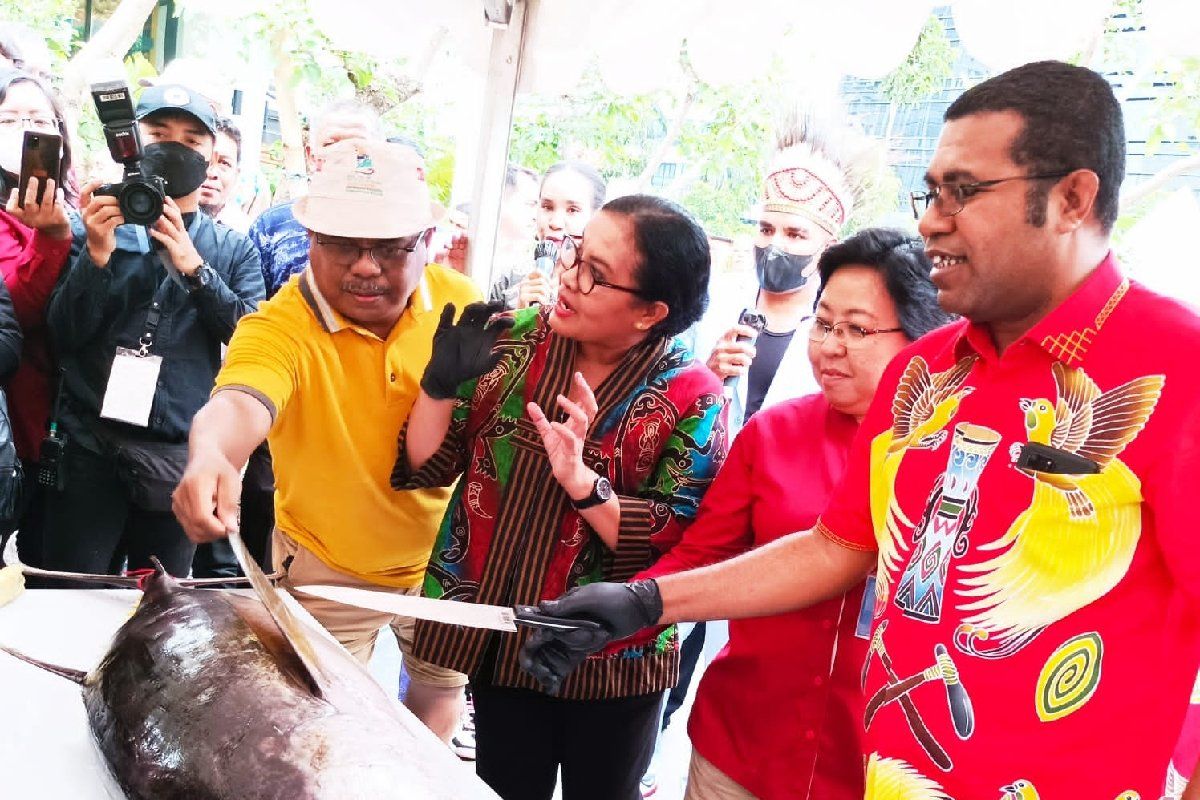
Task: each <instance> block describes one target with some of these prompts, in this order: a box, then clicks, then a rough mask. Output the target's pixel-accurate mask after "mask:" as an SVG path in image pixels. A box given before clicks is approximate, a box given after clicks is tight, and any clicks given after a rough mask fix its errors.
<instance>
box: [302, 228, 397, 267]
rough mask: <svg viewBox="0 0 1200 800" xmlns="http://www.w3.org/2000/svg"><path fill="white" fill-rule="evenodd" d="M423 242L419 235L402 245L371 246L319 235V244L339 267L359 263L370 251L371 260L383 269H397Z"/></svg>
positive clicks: (393, 243) (388, 243) (386, 243)
mask: <svg viewBox="0 0 1200 800" xmlns="http://www.w3.org/2000/svg"><path fill="white" fill-rule="evenodd" d="M420 243H421V238H420V236H418V237H417V238H416V239H414V240H413V242H412V244H409V245H401V244H396V243H395V242H384V243H382V244H376V245H372V246H370V247H359V246H358V245H357V244H355V243H354V242H347V241H345V240H342V239H322V238H321V237H320V236H318V237H317V244H319V245H320V246H321V248H322V249H324V250H325V252H326V253H328V254H329V260H330V261H332V262H333V263H334V264H336V265H338V266H339V267H349V266H353V265H354V264H356V263H358V260H359V259H360V258H362V254H363V253H370V254H371V260H372V261H374V262H375V264H376V266H378V267H380V268H381V269H395V268H398V267H402V266H404V262H406V261H407V260H408V254H409V253H411V252H412V251H414V250H416V249H417V245H418V244H420Z"/></svg>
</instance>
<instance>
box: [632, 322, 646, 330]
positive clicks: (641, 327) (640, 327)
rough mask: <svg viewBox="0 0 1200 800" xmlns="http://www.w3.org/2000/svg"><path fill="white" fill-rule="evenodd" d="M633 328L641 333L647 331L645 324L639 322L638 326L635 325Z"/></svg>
mask: <svg viewBox="0 0 1200 800" xmlns="http://www.w3.org/2000/svg"><path fill="white" fill-rule="evenodd" d="M633 327H635V328H637V329H638V330H639V331H644V330H646V326H645V324H644V323H641V322H639V323H638V324H636V325H634V326H633Z"/></svg>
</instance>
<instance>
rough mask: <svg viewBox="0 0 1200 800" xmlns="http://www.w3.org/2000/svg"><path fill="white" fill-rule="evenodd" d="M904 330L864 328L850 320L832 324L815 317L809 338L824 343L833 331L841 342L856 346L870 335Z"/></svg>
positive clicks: (845, 344)
mask: <svg viewBox="0 0 1200 800" xmlns="http://www.w3.org/2000/svg"><path fill="white" fill-rule="evenodd" d="M903 330H904V329H903V328H864V327H862V326H861V325H853V324H851V323H849V322H837V323H834V324H833V325H830V324H829V323H828V322H825V321H824V320H821V319H814V320H813V324H812V327H811V328H809V329H808V340H809V341H810V342H812V343H813V344H822V343H824V341H825V340H826V339H827V338H829V334H831V333H832V334H833V336H834V338H835V339H837V341H838V343H839V344H841V345H844V346H846V347H856V346H858V345H861V344H862V343H863V342H865V341H866V340H867V337H868V336H875V335H876V334H880V333H899V332H901V331H903Z"/></svg>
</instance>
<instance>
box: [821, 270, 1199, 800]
mask: <svg viewBox="0 0 1200 800" xmlns="http://www.w3.org/2000/svg"><path fill="white" fill-rule="evenodd" d="M1197 353H1200V318H1197V316H1196V315H1195V314H1194V313H1193V312H1191V311H1190V310H1188V309H1187V308H1185V307H1184V306H1183V305H1181V304H1178V303H1175V302H1173V301H1171V300H1168V299H1166V298H1163V297H1160V296H1158V295H1155V294H1153V293H1152V292H1150V291H1148V290H1147V289H1145V288H1144V287H1141V286H1139V285H1137V284H1135V283H1131V282H1130V281H1129V280H1127V279H1125V278H1124V277H1123V276H1122V275H1121V272H1120V271H1119V269H1118V267H1117V265H1116V263H1115V261H1114V259H1113V257H1112V256H1111V255H1109V256H1108V257H1107V258H1106V259H1105V260H1104V261H1103V262H1102V263H1101V264H1100V265H1099V266H1098V267H1097V268H1096V269H1095V270H1094V271H1093V272H1092V273H1091V274H1090V275H1089V276H1088V277H1087V278H1086V279H1085V281H1084V282H1083V283H1082V284H1081V285H1080V286H1079V287H1078V288H1077V290H1076V291H1075V292H1074V293H1073V294H1072V295H1071V296H1070V297H1069V298H1068V299H1067V300H1066V301H1065V302H1063V303H1062V304H1061V305H1060V306H1059V307H1058V308H1056V309H1054V310H1053V311H1052V312H1050V313H1049V314H1048V315H1047V316H1046V317H1044V318H1043V319H1042V320H1041V321H1040V322H1039V323H1037V324H1036V325H1035V326H1034V327H1033V328H1032V329H1030V330H1029V331H1028V332H1027V333H1026V334H1025V335H1024V336H1023V337H1021V338H1020V339H1018V340H1017V341H1016V342H1014V343H1013V344H1012V345H1010V346H1009V347H1008V348H1007V349H1006V350H1005V351H1004V352H1003V353H1002V354H1001V353H997V352H996V349H995V346H994V344H993V342H992V340H991V338H990V337H989V336H988V334H987V333H986V331H985V330H984V329H983V328H981V327H979V326H976V325H973V324H971V323H970V322H968V321H966V320H962V321H959V322H958V323H955V324H952V325H950V326H947V327H945V328H942V329H940V330H938V331H935V332H933V333H931V334H929V335H928V336H926V337H924V338H922V339H921V340H919V341H917V342H916V343H914V344H913V345H912V346H911V347H909V348H908V349H907V350H905V351H904V352H902V353H901V354H900V355H899V356H898V357H897V358H896V360H895V361H893V362H892V364H891V365H890V366H889V368H888V371H887V373H886V374H885V376H884V378H883V381H882V382H881V384H880V388H879V391H878V392H877V394H876V396H875V397H876V402H875V403H874V405H873V406H872V408H871V410H870V412H869V413H868V415H867V417H866V419H865V420H864V422H863V425H862V428H861V430H860V436H859V438H858V439H857V440H856V442H855V445H854V448H853V450H852V453H851V458H850V466H849V468H848V472H847V478H846V480H845V481H844V482H843V484H842V485H841V486H840V487H839V489H838V491H837V493H836V494H835V496H834V499H833V501H832V503H831V505H830V507H829V508H828V509H826V511H825V512H824V513H823V514H822V516H821V519H820V521H819V522H818V525H817V530H818V531H820V532H821V533H823V534H824V535H826V536H828V537H830V538H831V539H833V540H834V541H836V542H839V543H841V544H842V545H844V546H846V547H851V548H857V549H863V550H877V551H878V568H877V573H876V582H875V585H876V597H875V608H874V612H873V614H874V617H875V622H874V628H873V632H872V638H871V644H870V649H869V650H868V656H867V661H866V663H865V664H864V666H863V682H864V688H865V710H864V714H863V726H864V728H865V736H866V750H867V754H868V756H869V760H868V767H867V797H868V798H871V797H877V798H883V797H888V798H913V799H917V798H939V799H940V798H947V797H951V798H957V799H958V800H976V798H1026V799H1029V798H1041V800H1068V799H1070V800H1074V799H1075V798H1080V799H1082V798H1087V800H1112V799H1113V798H1120V800H1136V799H1137V798H1141V800H1153V799H1155V798H1158V797H1159V796H1160V794H1161V793H1162V789H1163V776H1164V774H1165V772H1166V765H1167V762H1168V760H1169V759H1170V756H1171V750H1172V746H1173V744H1174V742H1175V739H1176V737H1177V736H1178V734H1179V729H1180V724H1181V721H1182V719H1183V715H1184V711H1185V709H1186V707H1187V703H1188V698H1189V696H1190V694H1191V689H1192V683H1193V680H1194V678H1195V676H1196V669H1197V664H1198V662H1200V607H1198V605H1197V600H1198V599H1200V558H1197V547H1196V543H1197V541H1198V537H1200V510H1198V509H1200V504H1198V502H1197V501H1198V500H1200V497H1198V493H1197V486H1198V483H1197V480H1196V475H1197V469H1198V468H1200V402H1197V400H1198V399H1200V393H1198V391H1197V390H1198V383H1200V370H1198V369H1197V367H1196V356H1197ZM1022 454H1024V455H1022Z"/></svg>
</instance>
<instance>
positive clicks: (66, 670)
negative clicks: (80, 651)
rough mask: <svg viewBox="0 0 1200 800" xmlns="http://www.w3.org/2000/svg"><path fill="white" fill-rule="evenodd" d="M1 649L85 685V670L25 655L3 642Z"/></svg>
mask: <svg viewBox="0 0 1200 800" xmlns="http://www.w3.org/2000/svg"><path fill="white" fill-rule="evenodd" d="M0 650H3V651H4V652H5V653H8V654H9V655H10V656H12V657H13V658H17V659H20V660H21V661H24V662H25V663H26V664H32V665H33V666H35V667H39V668H40V669H44V670H46V672H52V673H54V674H55V675H57V676H58V677H60V678H66V679H67V680H69V681H73V682H74V683H78V684H79V685H80V686H82V685H83V682H84V680H85V679H86V678H87V673H86V672H84V671H83V670H78V669H71V668H70V667H60V666H59V665H58V664H50V663H48V662H45V661H39V660H38V659H36V658H33V657H31V656H27V655H25V654H24V653H22V652H20V651H19V650H13V649H12V648H11V647H5V646H4V645H2V644H0Z"/></svg>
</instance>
